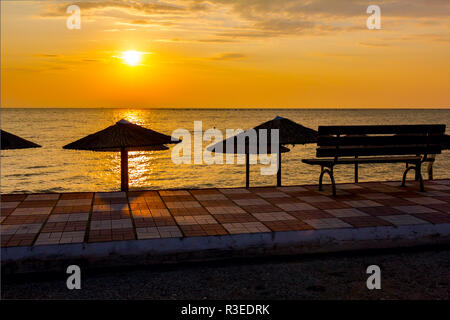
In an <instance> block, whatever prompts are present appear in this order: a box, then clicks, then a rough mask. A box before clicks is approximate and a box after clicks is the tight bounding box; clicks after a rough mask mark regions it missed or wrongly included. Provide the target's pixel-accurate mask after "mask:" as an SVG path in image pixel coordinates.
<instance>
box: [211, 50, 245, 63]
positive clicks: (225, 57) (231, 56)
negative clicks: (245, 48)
mask: <svg viewBox="0 0 450 320" xmlns="http://www.w3.org/2000/svg"><path fill="white" fill-rule="evenodd" d="M246 57H247V56H246V55H245V54H242V53H232V52H231V53H220V54H218V55H216V56H214V57H211V58H209V59H210V60H222V61H230V60H240V59H244V58H246Z"/></svg>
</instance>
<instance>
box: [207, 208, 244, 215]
mask: <svg viewBox="0 0 450 320" xmlns="http://www.w3.org/2000/svg"><path fill="white" fill-rule="evenodd" d="M206 210H208V212H209V213H211V214H233V213H246V212H245V211H244V209H242V208H241V207H238V206H232V207H206Z"/></svg>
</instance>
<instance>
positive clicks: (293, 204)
mask: <svg viewBox="0 0 450 320" xmlns="http://www.w3.org/2000/svg"><path fill="white" fill-rule="evenodd" d="M399 184H400V183H399V182H385V183H383V182H367V183H359V184H340V185H338V195H337V196H336V197H332V196H331V195H330V191H329V190H327V191H325V192H319V191H318V190H317V186H316V185H313V186H293V187H280V188H274V187H268V188H265V187H262V188H250V189H243V188H233V189H202V190H162V191H132V192H128V193H124V192H109V193H103V192H98V193H62V194H30V195H22V194H17V195H2V196H1V245H2V247H15V246H40V245H48V244H66V243H81V242H89V243H92V242H105V241H115V240H135V239H152V238H169V237H196V236H216V235H227V234H238V233H258V232H276V231H294V230H315V229H338V228H365V227H376V226H401V225H415V224H442V223H450V180H437V181H430V182H426V190H427V191H426V192H424V193H421V192H419V191H418V188H417V185H416V184H415V183H411V184H409V185H408V186H407V187H406V188H401V187H399Z"/></svg>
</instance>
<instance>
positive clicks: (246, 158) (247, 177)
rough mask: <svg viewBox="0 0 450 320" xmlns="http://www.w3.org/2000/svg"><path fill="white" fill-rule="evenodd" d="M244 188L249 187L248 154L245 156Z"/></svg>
mask: <svg viewBox="0 0 450 320" xmlns="http://www.w3.org/2000/svg"><path fill="white" fill-rule="evenodd" d="M245 187H246V188H248V187H250V154H248V153H246V154H245Z"/></svg>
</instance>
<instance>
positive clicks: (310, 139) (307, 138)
mask: <svg viewBox="0 0 450 320" xmlns="http://www.w3.org/2000/svg"><path fill="white" fill-rule="evenodd" d="M254 129H255V130H259V129H268V131H269V129H278V130H279V135H280V144H281V145H285V144H291V145H294V144H306V143H316V142H317V135H318V132H317V131H316V130H313V129H310V128H307V127H304V126H302V125H300V124H298V123H296V122H294V121H292V120H289V119H287V118H283V117H280V116H276V117H275V118H274V119H272V120H269V121H266V122H264V123H262V124H260V125H259V126H256V127H255V128H254Z"/></svg>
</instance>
